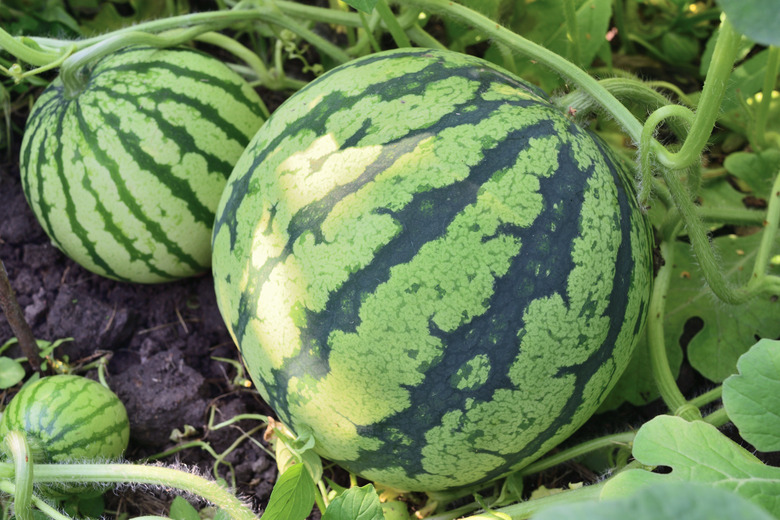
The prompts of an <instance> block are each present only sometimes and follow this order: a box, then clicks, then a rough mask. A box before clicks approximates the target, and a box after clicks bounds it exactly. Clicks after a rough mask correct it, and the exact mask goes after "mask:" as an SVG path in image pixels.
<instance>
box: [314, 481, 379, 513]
mask: <svg viewBox="0 0 780 520" xmlns="http://www.w3.org/2000/svg"><path fill="white" fill-rule="evenodd" d="M384 518H385V515H384V513H382V505H381V504H380V503H379V496H378V495H377V494H376V490H375V489H374V486H372V485H370V484H369V485H366V486H363V487H352V488H349V489H348V490H346V491H345V492H343V493H342V494H340V495H339V496H337V497H336V498H334V499H333V502H331V503H330V505H329V506H328V508H327V509H326V510H325V514H324V515H323V516H322V520H384Z"/></svg>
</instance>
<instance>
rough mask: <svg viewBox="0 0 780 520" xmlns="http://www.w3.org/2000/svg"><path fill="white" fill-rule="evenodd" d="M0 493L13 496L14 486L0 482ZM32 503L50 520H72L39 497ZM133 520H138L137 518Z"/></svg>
mask: <svg viewBox="0 0 780 520" xmlns="http://www.w3.org/2000/svg"><path fill="white" fill-rule="evenodd" d="M0 491H2V492H3V493H7V494H9V495H15V494H16V486H14V485H13V484H11V483H10V482H9V481H7V480H0ZM32 503H33V504H35V507H37V508H38V509H40V510H41V511H42V512H43V513H44V514H46V516H48V517H49V518H51V519H52V520H72V519H71V518H70V517H69V516H67V515H64V514H62V513H60V512H59V511H57V510H56V509H54V508H53V507H52V506H50V505H49V504H48V503H47V502H46V501H45V500H43V499H42V498H40V497H37V496H35V495H33V496H32ZM134 520H139V519H138V518H136V519H134Z"/></svg>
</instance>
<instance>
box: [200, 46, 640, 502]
mask: <svg viewBox="0 0 780 520" xmlns="http://www.w3.org/2000/svg"><path fill="white" fill-rule="evenodd" d="M650 231H651V230H650V227H649V225H648V222H647V219H646V218H645V215H644V214H643V213H642V212H641V211H640V209H639V207H638V205H637V203H636V194H635V192H634V187H633V184H632V179H631V176H630V174H629V172H628V171H626V169H625V168H624V166H623V165H622V164H621V163H620V162H619V161H617V160H615V158H614V157H613V154H612V153H611V152H610V150H609V149H608V148H607V146H606V145H605V144H604V143H603V142H602V141H601V140H600V139H598V138H597V137H595V136H594V135H593V134H592V133H590V132H589V131H587V130H586V129H583V128H581V127H580V126H578V125H577V124H576V123H575V122H573V121H571V120H570V119H569V118H568V117H566V115H564V114H562V113H560V112H559V111H558V110H557V109H556V108H555V107H554V106H553V105H552V104H551V103H550V102H549V100H548V98H547V97H546V96H545V94H544V93H543V92H541V91H540V90H539V89H537V88H535V87H533V86H531V85H529V84H527V83H525V82H524V81H522V80H520V79H518V78H516V77H514V76H513V75H512V74H510V73H508V72H507V71H505V70H503V69H501V68H499V67H496V66H495V65H493V64H491V63H488V62H486V61H484V60H481V59H479V58H475V57H472V56H467V55H464V54H459V53H454V52H451V51H440V50H431V49H400V50H395V51H388V52H384V53H378V54H374V55H370V56H367V57H364V58H361V59H358V60H355V61H353V62H350V63H349V64H346V65H344V66H341V67H339V68H337V69H334V70H333V71H331V72H329V73H327V74H325V75H323V76H322V77H320V78H319V79H317V80H316V81H314V82H312V83H310V84H309V85H308V86H307V87H305V88H304V89H302V90H301V91H299V92H298V93H296V94H295V95H294V96H293V97H291V98H290V99H289V100H287V101H286V102H285V103H284V104H283V105H282V106H281V107H280V108H278V109H277V111H276V112H274V114H273V115H272V116H271V117H270V118H269V120H268V121H267V122H266V124H265V125H264V126H263V128H261V130H260V131H259V132H258V133H257V135H256V136H255V137H254V139H253V140H252V142H251V143H250V144H249V146H248V147H247V150H246V152H245V153H244V154H243V155H242V157H241V158H240V159H239V161H238V163H237V164H236V167H235V169H234V171H233V173H232V175H231V177H230V179H229V181H228V185H227V187H226V189H225V192H224V194H223V196H222V199H221V201H220V205H219V207H218V209H217V219H216V222H215V228H214V235H213V243H212V247H213V274H214V281H215V289H216V293H217V302H218V305H219V308H220V311H221V313H222V316H223V318H224V320H225V322H226V324H227V326H228V329H229V330H230V332H231V334H232V336H233V338H234V340H235V342H236V344H237V345H238V348H239V350H240V353H241V356H242V358H243V360H244V363H245V364H246V366H247V369H248V372H249V374H250V375H251V377H252V379H253V381H254V382H255V383H256V385H257V387H258V390H259V391H260V393H261V394H262V396H263V397H264V399H265V400H266V401H267V402H268V403H269V404H270V405H271V406H272V407H273V408H274V410H275V411H276V412H277V414H278V415H279V418H280V419H281V420H282V421H283V422H285V423H286V424H287V425H288V426H290V427H291V428H292V429H293V430H294V431H296V432H299V433H300V432H302V431H307V432H309V431H310V432H311V433H312V435H313V437H314V439H315V450H316V451H317V452H318V453H319V454H320V455H322V456H323V457H326V458H328V459H330V460H333V461H334V462H337V463H338V464H340V465H342V466H344V467H345V468H347V469H348V470H350V471H352V472H354V473H357V474H359V475H361V476H363V477H365V478H367V479H370V480H374V481H376V482H379V483H381V484H383V485H386V486H390V487H393V488H396V489H400V490H412V491H441V490H450V489H455V488H459V487H463V486H467V485H473V484H477V483H481V482H486V481H489V480H491V479H493V478H496V477H499V476H502V475H505V474H508V473H509V472H512V471H514V470H517V469H520V468H522V467H523V466H525V465H527V464H529V463H530V462H531V461H533V460H535V459H536V458H538V457H539V456H541V455H542V454H543V453H545V452H547V451H549V450H550V449H551V448H553V447H554V446H556V445H557V444H559V443H560V442H561V441H563V440H564V439H565V438H566V437H568V436H569V435H571V434H572V433H573V432H574V431H575V430H576V429H577V428H579V427H580V426H581V425H582V424H583V423H584V422H585V420H587V418H588V417H590V416H591V415H592V414H593V413H594V411H595V410H596V409H597V408H598V406H599V404H600V403H601V402H602V401H603V400H604V398H605V397H606V396H607V394H608V393H609V390H610V389H611V388H612V386H613V385H614V384H615V382H616V381H617V379H618V377H619V376H620V374H621V373H622V372H623V369H624V368H625V367H626V365H627V363H628V361H629V358H630V356H631V353H632V351H633V348H634V346H635V344H636V340H637V338H638V336H639V335H640V334H641V332H642V328H643V324H644V320H645V317H646V313H647V306H648V300H649V294H650V288H651V280H652V268H651V250H652V239H651V232H650Z"/></svg>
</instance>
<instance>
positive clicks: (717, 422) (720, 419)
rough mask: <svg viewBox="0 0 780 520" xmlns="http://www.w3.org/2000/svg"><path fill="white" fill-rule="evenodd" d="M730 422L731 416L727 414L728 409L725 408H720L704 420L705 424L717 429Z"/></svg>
mask: <svg viewBox="0 0 780 520" xmlns="http://www.w3.org/2000/svg"><path fill="white" fill-rule="evenodd" d="M729 421H730V419H729V415H728V414H727V413H726V409H725V408H723V407H720V408H718V409H717V410H715V411H714V412H712V413H711V414H709V415H708V416H706V417H705V418H704V422H706V423H709V424H711V425H713V426H715V427H716V428H720V427H721V426H723V425H724V424H726V423H727V422H729Z"/></svg>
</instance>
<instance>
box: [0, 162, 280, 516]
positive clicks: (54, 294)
mask: <svg viewBox="0 0 780 520" xmlns="http://www.w3.org/2000/svg"><path fill="white" fill-rule="evenodd" d="M11 157H14V154H11ZM0 259H2V261H3V263H4V265H5V268H6V271H7V272H8V276H9V279H10V280H11V285H12V287H13V289H14V291H15V293H16V297H17V300H18V302H19V305H20V306H21V308H22V309H23V310H24V314H25V317H26V318H27V321H28V322H29V323H30V325H31V327H32V330H33V333H34V335H35V337H36V338H38V339H43V340H47V341H55V340H57V339H61V338H72V340H71V341H68V342H65V343H64V344H63V345H62V346H60V347H58V348H57V349H56V350H55V352H54V355H55V357H56V358H57V359H60V360H68V364H69V365H70V366H71V368H72V369H74V370H79V369H80V368H81V367H85V366H86V365H87V364H89V363H91V362H93V361H95V360H96V359H97V358H98V357H101V356H105V357H106V359H108V365H107V369H108V370H107V373H108V383H109V385H110V386H111V388H112V389H113V390H114V391H115V392H116V393H117V395H118V396H119V397H120V398H121V399H122V401H123V402H124V403H125V405H126V407H127V411H128V415H129V417H130V425H131V444H130V447H129V450H128V452H127V459H129V460H131V461H135V460H139V459H141V458H144V457H148V456H151V455H153V454H156V453H159V452H162V451H163V450H167V449H169V448H172V447H174V446H176V445H177V443H178V442H174V441H172V440H171V439H170V435H171V433H172V432H173V431H174V430H179V431H182V432H183V431H185V428H187V430H190V428H188V427H192V428H194V431H192V433H190V434H189V435H188V436H187V437H186V438H185V439H184V440H183V441H182V442H184V441H187V442H189V441H194V440H202V441H204V442H206V443H208V444H209V445H210V446H211V448H213V450H214V451H215V452H216V453H222V452H223V451H224V450H226V449H227V448H228V447H229V446H231V444H233V443H234V442H235V441H236V440H237V439H239V438H240V437H241V435H242V432H243V431H248V430H250V429H252V428H256V427H258V426H260V425H261V423H260V422H259V421H248V420H246V421H242V422H240V423H238V424H237V425H233V426H230V427H225V428H221V429H218V430H212V429H209V427H208V424H209V416H210V414H211V413H212V412H213V413H214V421H213V423H214V424H217V423H219V422H221V421H224V420H226V419H229V418H231V417H233V416H235V415H237V414H242V413H254V414H270V413H271V412H270V410H269V409H268V408H267V406H266V405H265V404H264V403H263V402H262V400H261V399H260V398H259V396H258V394H257V393H256V392H255V391H253V390H251V389H248V388H246V387H244V386H242V385H240V384H235V379H236V377H237V376H240V375H241V374H240V373H238V372H237V368H236V366H235V365H234V364H231V363H228V362H225V361H220V360H217V359H216V358H226V359H229V360H237V352H236V349H235V348H234V346H233V342H232V340H231V338H230V336H229V335H228V332H227V329H226V328H225V325H224V323H223V321H222V318H221V317H220V314H219V311H218V309H217V305H216V300H215V296H214V291H213V283H212V278H211V276H210V275H204V276H200V277H198V278H191V279H187V280H182V281H178V282H174V283H168V284H163V285H135V284H128V283H121V282H115V281H112V280H108V279H105V278H102V277H100V276H97V275H95V274H93V273H91V272H88V271H86V270H84V269H82V268H81V267H79V266H78V265H77V264H75V263H74V262H73V261H71V260H70V259H69V258H67V257H66V256H65V255H64V254H62V253H61V252H60V251H59V250H58V249H57V248H55V247H54V246H53V245H52V244H51V242H50V241H49V239H48V237H47V236H46V234H45V233H44V231H43V230H42V228H41V227H40V225H39V224H38V222H37V221H36V219H35V216H34V215H33V213H32V211H31V210H30V209H29V207H28V206H27V202H26V200H25V198H24V194H23V192H22V189H21V185H20V181H19V172H18V166H17V163H16V162H15V161H14V160H13V159H10V160H6V161H0ZM11 337H13V333H12V332H11V329H10V327H9V325H8V323H7V322H6V319H5V316H3V315H2V313H0V345H1V344H3V343H4V342H5V341H6V340H8V339H9V338H11ZM10 354H11V355H12V356H18V355H20V353H19V352H18V351H14V350H13V349H12V350H11V351H10ZM86 375H88V376H90V377H95V376H96V370H95V369H91V370H88V371H87V372H86ZM239 382H240V381H239ZM10 393H11V392H7V394H8V395H10ZM3 397H4V398H5V399H7V398H8V396H7V395H6V396H3ZM262 434H263V429H262V428H260V431H258V432H257V433H256V434H255V435H254V436H253V437H254V438H255V439H256V440H257V441H258V442H260V441H261V440H262ZM162 462H164V463H168V464H177V465H185V466H188V467H192V468H193V469H194V467H197V468H198V471H200V473H202V474H204V475H210V474H212V471H213V467H214V463H215V459H214V457H213V456H211V455H210V454H208V453H207V452H206V451H204V450H203V449H201V448H199V447H196V448H189V449H185V450H183V451H179V452H178V453H176V454H175V455H173V456H170V457H167V458H164V459H162ZM224 462H226V463H230V464H232V465H233V471H234V474H235V479H236V484H237V489H238V492H239V494H240V495H241V496H242V497H244V498H246V499H248V500H249V501H250V502H251V503H252V504H253V506H254V508H255V510H256V511H257V512H261V511H262V508H263V506H264V505H265V504H267V502H268V497H269V495H270V491H271V488H272V487H273V484H274V481H275V479H276V469H275V464H274V461H273V459H272V458H271V457H270V456H269V455H267V454H266V453H265V452H264V451H263V450H261V449H259V448H258V447H256V446H255V445H254V444H252V443H251V442H247V441H244V442H242V443H241V444H240V445H239V447H238V448H236V449H234V450H233V451H232V452H230V453H229V454H228V455H227V456H226V457H225V458H224ZM219 475H220V476H221V477H222V478H225V479H227V480H228V482H231V478H232V477H231V474H230V471H229V467H228V466H227V465H220V467H219ZM170 498H171V497H170V496H168V495H166V494H165V493H160V492H152V493H149V492H148V490H145V491H144V492H143V493H138V492H134V491H132V490H127V491H122V490H120V491H119V492H117V494H115V495H113V496H111V494H109V499H108V501H109V504H108V507H109V509H113V511H116V512H117V513H121V512H129V513H131V514H132V515H133V516H135V515H137V514H139V513H141V514H162V513H163V512H164V511H165V508H166V504H167V502H168V501H169V500H170ZM113 511H112V512H113Z"/></svg>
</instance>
